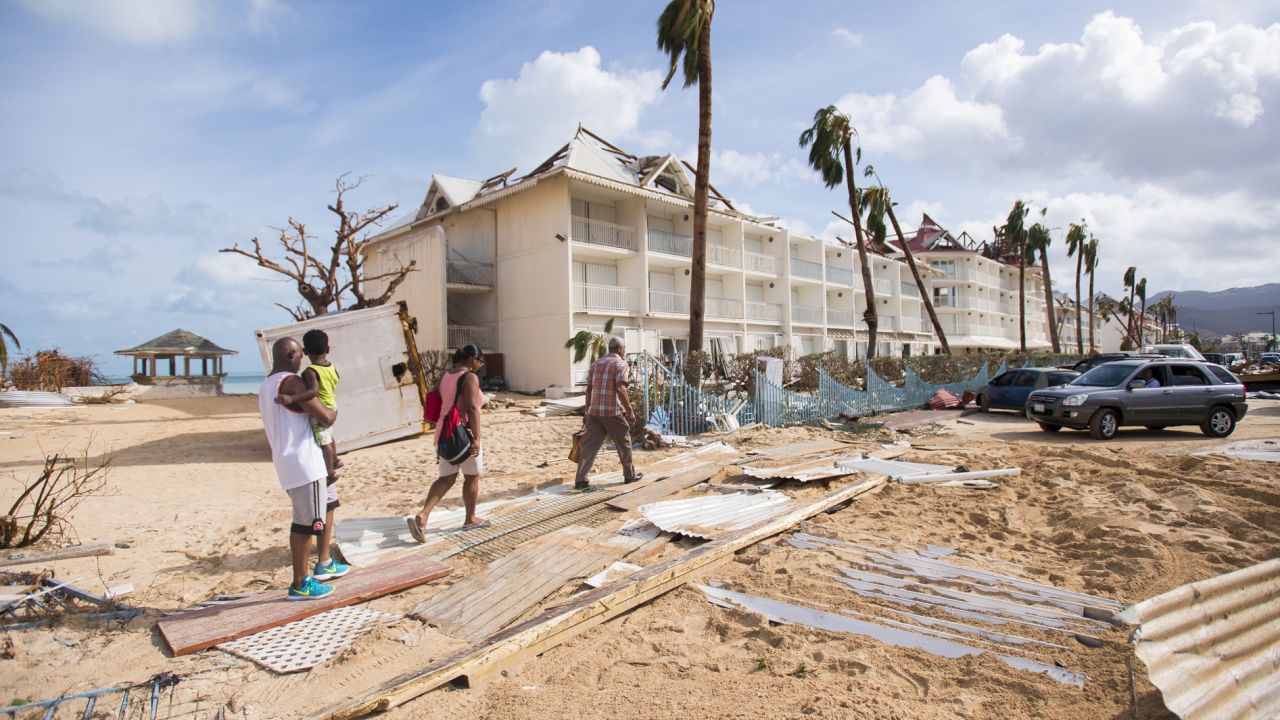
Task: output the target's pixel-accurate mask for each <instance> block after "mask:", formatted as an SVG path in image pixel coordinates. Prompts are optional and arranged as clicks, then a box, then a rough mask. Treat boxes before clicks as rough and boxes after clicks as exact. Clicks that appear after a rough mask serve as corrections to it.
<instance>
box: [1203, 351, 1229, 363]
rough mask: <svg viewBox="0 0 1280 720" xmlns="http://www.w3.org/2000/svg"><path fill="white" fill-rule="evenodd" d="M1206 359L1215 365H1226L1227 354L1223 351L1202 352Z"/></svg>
mask: <svg viewBox="0 0 1280 720" xmlns="http://www.w3.org/2000/svg"><path fill="white" fill-rule="evenodd" d="M1200 354H1201V355H1203V356H1204V359H1205V360H1206V361H1208V362H1211V363H1213V364H1214V365H1226V364H1227V362H1226V360H1227V356H1226V355H1223V354H1222V353H1200Z"/></svg>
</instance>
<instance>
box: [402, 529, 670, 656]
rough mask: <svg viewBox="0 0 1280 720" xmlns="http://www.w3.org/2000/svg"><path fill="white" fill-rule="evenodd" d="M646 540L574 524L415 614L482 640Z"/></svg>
mask: <svg viewBox="0 0 1280 720" xmlns="http://www.w3.org/2000/svg"><path fill="white" fill-rule="evenodd" d="M644 542H645V541H644V539H643V538H638V537H631V536H628V535H619V534H618V533H616V532H614V531H612V530H608V531H601V530H596V529H592V528H585V527H580V526H574V525H570V526H569V527H566V528H561V529H560V530H557V531H555V532H553V533H550V534H548V535H544V536H542V537H540V538H535V539H533V540H530V541H528V542H526V543H524V544H522V545H521V546H520V547H518V548H517V549H516V550H515V552H513V553H511V554H510V555H508V556H506V557H504V558H502V559H500V560H497V561H495V562H493V563H492V564H491V565H490V566H489V567H488V569H486V570H485V571H484V572H482V573H480V574H478V575H473V576H471V577H468V578H465V579H463V580H460V581H458V582H457V583H454V584H453V585H452V586H451V587H448V588H446V589H445V590H442V591H441V592H439V593H437V594H436V595H435V596H433V597H431V598H430V599H428V600H426V601H424V602H422V603H420V604H419V605H418V606H417V607H416V608H414V609H413V613H412V614H413V615H414V616H415V617H418V618H420V619H422V620H425V621H427V622H429V623H431V624H432V625H435V626H436V627H438V628H440V631H441V632H443V633H445V634H446V635H450V636H452V637H458V638H464V639H467V640H477V639H480V638H483V637H485V636H487V635H490V634H492V633H494V632H497V631H498V630H501V629H502V628H503V627H506V626H507V625H508V624H509V623H511V622H512V621H513V620H516V619H517V618H519V617H520V616H521V615H524V614H525V613H526V612H528V611H529V610H530V609H531V608H533V607H535V606H536V605H537V604H538V603H540V602H542V601H543V600H545V599H546V598H547V597H548V596H549V595H551V593H553V592H555V591H556V590H559V589H560V588H561V587H563V586H564V585H565V584H566V583H568V582H569V581H570V580H573V579H574V578H585V577H589V576H591V575H593V574H595V573H596V572H598V571H599V570H601V569H602V568H604V567H606V566H608V565H609V563H611V562H613V561H614V560H617V559H618V558H620V557H622V556H623V555H626V554H627V553H628V552H631V551H632V550H635V549H636V548H638V547H640V546H641V545H642V544H644Z"/></svg>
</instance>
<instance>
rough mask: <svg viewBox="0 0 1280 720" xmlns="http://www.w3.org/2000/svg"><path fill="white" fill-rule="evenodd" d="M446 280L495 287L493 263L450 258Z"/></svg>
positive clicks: (447, 264)
mask: <svg viewBox="0 0 1280 720" xmlns="http://www.w3.org/2000/svg"><path fill="white" fill-rule="evenodd" d="M445 282H447V283H448V284H450V285H479V286H482V287H493V263H486V262H471V261H469V260H450V261H449V262H448V263H446V264H445Z"/></svg>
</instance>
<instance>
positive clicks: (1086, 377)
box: [1071, 363, 1133, 387]
mask: <svg viewBox="0 0 1280 720" xmlns="http://www.w3.org/2000/svg"><path fill="white" fill-rule="evenodd" d="M1132 372H1133V366H1132V365H1119V364H1116V363H1107V364H1106V365H1099V366H1098V367H1096V368H1094V369H1092V370H1090V371H1089V372H1087V373H1085V374H1083V375H1081V376H1080V377H1078V378H1076V379H1075V380H1072V381H1071V384H1072V385H1084V386H1087V387H1115V386H1117V385H1119V384H1120V383H1122V382H1124V380H1125V378H1127V377H1129V374H1130V373H1132Z"/></svg>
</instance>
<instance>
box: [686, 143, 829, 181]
mask: <svg viewBox="0 0 1280 720" xmlns="http://www.w3.org/2000/svg"><path fill="white" fill-rule="evenodd" d="M688 157H689V158H690V160H689V163H690V164H693V165H695V166H696V165H697V157H698V153H697V149H696V148H695V149H694V150H691V151H690V152H689V153H688ZM813 176H814V172H813V171H812V170H810V169H809V167H808V166H807V165H805V164H804V163H803V162H801V161H800V160H798V159H796V158H794V157H784V156H783V155H782V153H776V152H775V153H761V152H757V153H744V152H739V151H737V150H734V149H732V148H729V149H724V150H716V149H714V148H713V149H712V151H711V177H712V178H713V180H712V181H713V182H714V183H715V184H716V187H717V188H718V189H720V190H724V188H725V187H729V186H731V185H732V186H737V187H747V188H755V187H758V186H760V185H765V184H771V183H773V184H786V183H790V182H792V181H795V180H805V179H809V178H811V177H813ZM721 186H724V187H721Z"/></svg>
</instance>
